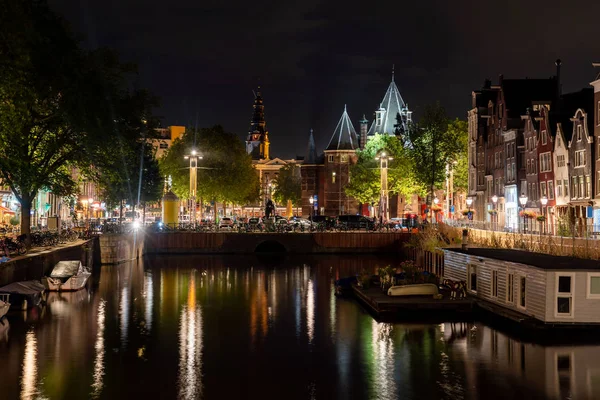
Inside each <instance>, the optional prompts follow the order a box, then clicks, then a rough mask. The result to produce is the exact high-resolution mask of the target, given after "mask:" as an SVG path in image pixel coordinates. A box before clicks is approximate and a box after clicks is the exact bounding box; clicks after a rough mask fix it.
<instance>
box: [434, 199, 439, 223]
mask: <svg viewBox="0 0 600 400" xmlns="http://www.w3.org/2000/svg"><path fill="white" fill-rule="evenodd" d="M439 202H440V199H438V198H437V196H436V197H434V198H433V204H434V205H435V206H436V208H437V205H438V204H439ZM433 217H434V219H435V223H436V224H437V218H436V211H433Z"/></svg>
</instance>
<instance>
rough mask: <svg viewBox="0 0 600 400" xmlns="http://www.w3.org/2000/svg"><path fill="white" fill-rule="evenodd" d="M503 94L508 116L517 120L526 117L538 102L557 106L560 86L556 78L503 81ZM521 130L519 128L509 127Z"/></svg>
mask: <svg viewBox="0 0 600 400" xmlns="http://www.w3.org/2000/svg"><path fill="white" fill-rule="evenodd" d="M501 85H502V92H503V96H504V103H505V105H506V114H507V117H508V118H509V120H510V119H514V120H516V119H517V118H520V116H521V115H525V113H526V112H527V108H530V107H532V105H533V104H534V103H536V102H547V103H550V104H551V105H552V107H555V106H556V103H557V97H558V85H557V82H556V78H555V77H552V78H549V79H503V80H502V83H501ZM508 128H509V129H510V128H519V126H509V127H508Z"/></svg>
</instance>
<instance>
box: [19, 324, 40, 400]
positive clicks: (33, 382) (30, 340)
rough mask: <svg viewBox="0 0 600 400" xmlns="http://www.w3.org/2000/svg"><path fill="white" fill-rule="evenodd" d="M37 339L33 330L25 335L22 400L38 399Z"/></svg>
mask: <svg viewBox="0 0 600 400" xmlns="http://www.w3.org/2000/svg"><path fill="white" fill-rule="evenodd" d="M37 356H38V349H37V339H36V337H35V330H34V329H33V328H31V329H29V331H28V332H27V333H26V334H25V354H24V356H23V373H22V374H21V399H23V400H28V399H34V398H37V395H38V394H39V391H38V387H37V383H38V382H37V380H38V365H37Z"/></svg>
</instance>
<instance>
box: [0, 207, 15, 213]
mask: <svg viewBox="0 0 600 400" xmlns="http://www.w3.org/2000/svg"><path fill="white" fill-rule="evenodd" d="M0 214H11V215H15V212H14V211H13V210H11V209H10V208H6V207H3V206H0Z"/></svg>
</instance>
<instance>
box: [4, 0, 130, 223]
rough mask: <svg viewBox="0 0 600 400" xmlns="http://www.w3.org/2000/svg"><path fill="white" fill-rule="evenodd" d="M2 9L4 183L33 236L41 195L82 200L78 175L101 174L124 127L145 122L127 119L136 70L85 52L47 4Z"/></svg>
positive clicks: (105, 54) (9, 4)
mask: <svg viewBox="0 0 600 400" xmlns="http://www.w3.org/2000/svg"><path fill="white" fill-rule="evenodd" d="M0 6H1V7H2V12H3V21H2V24H0V178H2V180H3V181H4V182H5V183H6V184H8V185H9V186H10V188H11V190H12V191H13V193H14V195H15V197H16V198H17V200H18V201H19V202H20V203H21V215H22V221H21V229H22V231H23V233H26V234H28V233H29V229H30V209H31V204H32V201H33V199H34V197H35V196H36V194H37V192H38V191H39V190H40V189H46V190H50V191H52V192H53V193H54V194H56V195H67V194H73V193H75V191H76V182H75V180H74V174H73V170H74V168H75V167H77V168H78V169H79V170H80V171H84V172H92V171H96V170H98V168H92V167H91V166H92V165H95V164H96V165H101V164H102V160H103V159H105V158H106V156H107V155H111V153H110V152H111V151H114V150H115V149H116V148H118V145H119V138H120V136H119V127H120V122H121V121H123V120H124V119H135V118H138V119H139V118H140V116H139V115H137V116H136V115H127V112H126V110H127V107H125V105H126V104H127V103H128V102H129V101H130V100H131V97H130V96H129V94H128V91H127V90H126V82H125V75H126V74H127V73H128V72H131V71H132V69H131V67H130V66H126V65H123V64H121V63H119V62H118V58H117V57H116V55H115V54H114V53H113V52H110V51H108V50H105V49H102V50H97V51H93V52H87V51H84V50H82V49H81V48H80V46H79V43H78V41H77V40H76V39H75V36H74V35H73V34H72V33H71V31H70V30H69V29H68V27H67V26H66V24H65V23H64V21H63V20H62V19H61V18H59V17H58V16H56V15H55V14H54V13H52V12H51V11H50V10H49V8H48V6H47V4H46V3H45V2H31V1H21V0H18V1H13V0H0ZM124 115H127V117H126V118H124V117H123V116H124ZM128 143H131V141H129V142H128Z"/></svg>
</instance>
